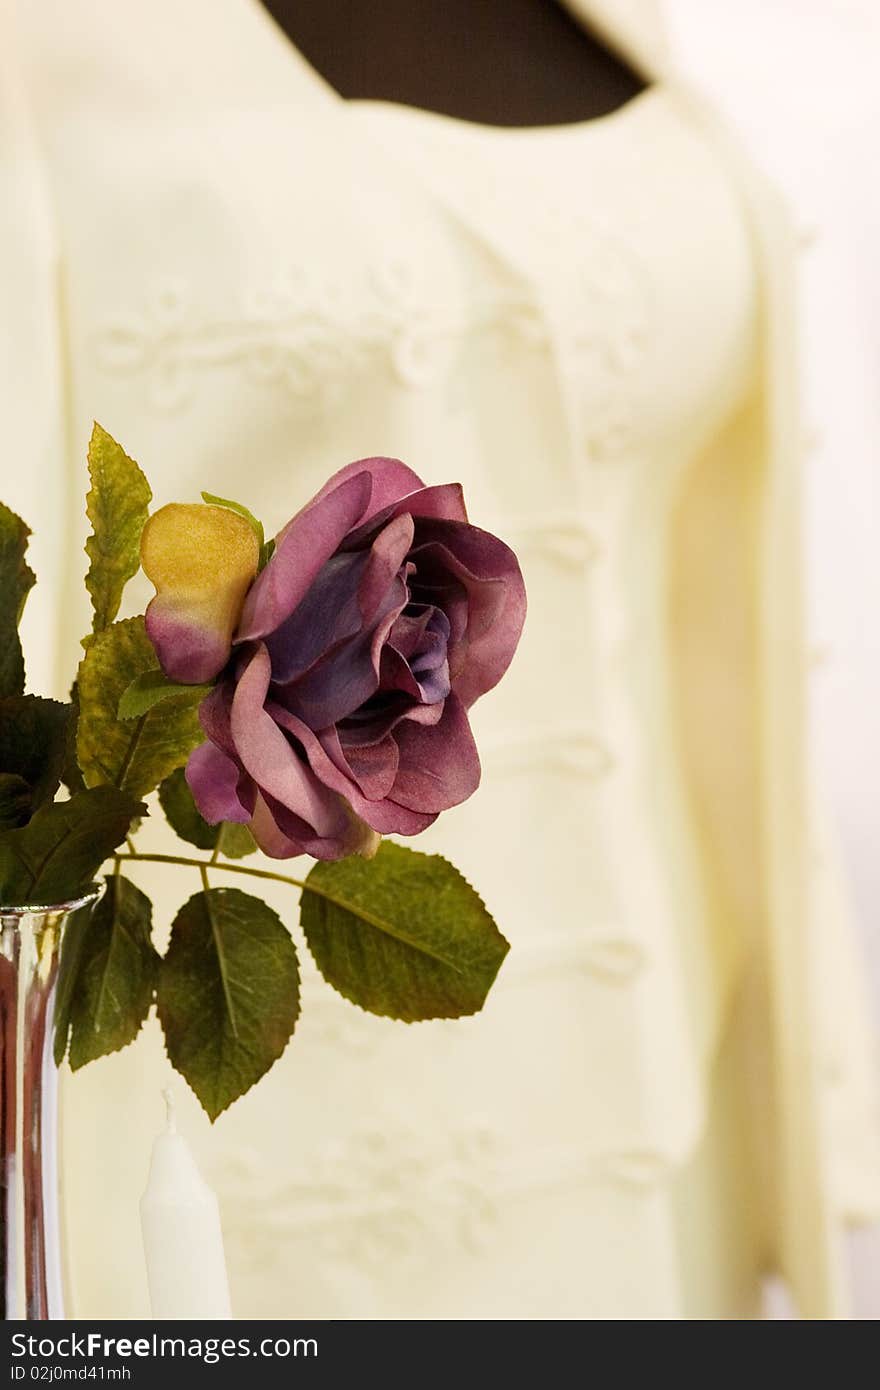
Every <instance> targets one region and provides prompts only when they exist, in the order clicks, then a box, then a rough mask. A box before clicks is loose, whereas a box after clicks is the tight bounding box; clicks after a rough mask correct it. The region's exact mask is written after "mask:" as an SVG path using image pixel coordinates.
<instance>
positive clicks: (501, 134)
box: [235, 0, 662, 139]
mask: <svg viewBox="0 0 880 1390" xmlns="http://www.w3.org/2000/svg"><path fill="white" fill-rule="evenodd" d="M235 2H236V3H240V4H242V7H243V8H244V9H247V10H249V11H250V12H251V15H252V16H253V17H254V18H255V19H256V20H257V21H258V22H259V21H260V20H262V22H263V27H264V29H265V30H266V31H267V33H268V38H269V41H270V42H271V43H272V44H273V46H274V47H275V48H276V49H277V50H278V52H279V55H280V58H281V60H282V61H286V62H287V63H288V65H289V66H290V69H291V73H292V74H293V73H295V74H296V75H297V76H298V77H299V78H300V80H301V81H302V83H303V85H304V86H306V87H308V88H311V90H312V91H313V93H314V95H315V96H316V97H317V98H319V99H320V100H322V101H323V102H324V103H325V104H326V105H327V106H330V107H335V108H336V110H337V111H339V112H340V113H342V114H346V113H352V112H355V113H356V112H359V111H365V110H388V111H390V112H397V113H400V114H401V115H402V116H403V117H406V118H412V119H413V120H424V121H425V122H426V123H427V122H435V123H436V124H437V125H438V126H443V125H445V126H446V127H447V128H449V129H456V128H457V129H460V130H462V131H464V132H471V133H476V134H478V135H479V134H483V135H485V136H487V137H495V136H497V137H498V138H500V139H515V138H517V137H520V138H527V137H530V136H531V137H534V138H537V139H542V138H546V137H547V136H548V135H550V134H559V133H560V132H572V133H581V134H582V133H584V132H586V131H589V130H593V129H595V130H602V129H607V128H608V127H609V126H611V125H614V124H615V123H616V122H618V121H623V120H624V119H625V118H626V117H627V116H629V115H631V114H633V113H634V112H635V111H637V110H639V109H641V108H642V106H643V104H645V101H646V98H649V97H651V96H653V95H654V94H655V93H656V92H657V91H658V90H659V89H660V87H661V85H662V84H661V83H659V82H656V81H655V80H654V79H653V76H652V75H651V74H644V73H643V76H645V79H646V82H647V85H646V86H645V88H644V89H643V90H642V91H640V92H638V93H637V94H636V95H635V96H634V97H631V98H630V99H629V101H625V102H624V103H623V105H622V106H618V107H616V108H615V109H614V110H613V111H608V112H606V113H605V114H604V115H601V116H591V117H588V118H587V119H585V120H583V121H563V122H558V123H555V124H545V125H525V126H520V125H514V126H501V125H492V124H489V123H487V122H484V121H473V120H470V119H468V118H467V117H465V116H453V115H450V114H448V113H447V112H444V111H433V110H431V109H430V108H428V107H423V106H412V105H410V104H408V103H406V102H397V101H392V100H388V99H385V98H380V97H345V96H343V95H342V93H341V92H339V91H338V90H337V89H336V88H335V87H334V86H333V85H332V83H330V82H328V80H327V78H326V77H325V76H324V75H323V73H322V72H320V71H319V69H318V68H316V67H315V66H314V64H313V63H311V62H310V61H309V59H308V58H307V57H306V56H305V54H304V53H303V52H302V50H301V49H300V48H299V47H298V46H297V44H296V43H295V42H294V40H293V39H292V38H291V36H290V35H289V34H288V33H287V31H286V30H285V29H283V28H282V27H281V25H280V24H279V23H278V21H277V20H276V19H275V17H274V15H273V14H272V13H271V11H269V10H268V9H267V8H266V6H265V5H263V4H262V3H261V2H260V0H235ZM562 3H563V5H564V7H565V8H566V9H568V10H569V12H570V13H571V14H572V16H573V18H575V19H576V20H577V22H578V23H579V24H581V25H582V26H585V24H586V18H585V12H584V6H583V0H578V3H577V4H575V3H568V0H562Z"/></svg>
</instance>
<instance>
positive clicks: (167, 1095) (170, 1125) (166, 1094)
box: [162, 1086, 177, 1134]
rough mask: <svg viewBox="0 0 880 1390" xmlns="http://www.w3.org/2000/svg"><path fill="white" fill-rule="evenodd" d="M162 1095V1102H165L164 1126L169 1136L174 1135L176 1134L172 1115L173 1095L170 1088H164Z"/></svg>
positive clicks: (175, 1125)
mask: <svg viewBox="0 0 880 1390" xmlns="http://www.w3.org/2000/svg"><path fill="white" fill-rule="evenodd" d="M162 1095H163V1098H164V1100H165V1125H166V1128H167V1130H168V1133H169V1134H176V1133H177V1124H176V1123H175V1114H174V1094H173V1092H172V1090H171V1087H170V1086H166V1087H165V1089H164V1091H163V1092H162Z"/></svg>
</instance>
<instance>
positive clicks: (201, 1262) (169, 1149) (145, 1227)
mask: <svg viewBox="0 0 880 1390" xmlns="http://www.w3.org/2000/svg"><path fill="white" fill-rule="evenodd" d="M163 1094H164V1096H165V1104H166V1107H167V1121H166V1128H165V1131H164V1133H163V1134H160V1135H158V1136H157V1138H156V1141H155V1143H154V1145H153V1157H152V1161H151V1163H150V1176H149V1180H148V1182H147V1187H146V1191H145V1192H144V1195H143V1197H141V1231H142V1232H143V1238H144V1257H145V1259H146V1263H147V1279H148V1281H149V1285H150V1301H151V1303H152V1307H153V1317H154V1318H156V1319H161V1320H163V1321H167V1320H174V1321H180V1320H181V1319H186V1318H206V1319H218V1318H230V1317H231V1316H232V1310H231V1307H230V1304H229V1284H228V1281H227V1277H226V1259H225V1257H224V1254H223V1234H222V1232H221V1230H220V1210H219V1208H218V1206H217V1198H216V1197H215V1196H214V1193H213V1192H212V1191H211V1189H210V1187H209V1186H208V1184H207V1183H206V1182H205V1180H204V1178H203V1177H202V1175H201V1173H200V1172H199V1170H198V1168H197V1166H196V1161H195V1159H194V1157H193V1154H192V1150H191V1149H190V1147H189V1145H188V1144H187V1142H186V1140H185V1139H184V1137H183V1135H182V1134H178V1132H177V1127H176V1125H175V1123H174V1105H173V1102H172V1097H171V1093H170V1091H164V1092H163Z"/></svg>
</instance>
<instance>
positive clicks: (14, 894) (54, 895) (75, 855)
mask: <svg viewBox="0 0 880 1390" xmlns="http://www.w3.org/2000/svg"><path fill="white" fill-rule="evenodd" d="M145 811H146V807H145V806H143V805H142V804H141V803H140V802H139V801H135V800H134V798H133V797H131V796H128V795H127V794H126V793H125V792H121V791H117V790H116V788H115V787H95V788H93V789H92V790H91V791H85V792H77V794H76V795H75V796H72V797H71V798H70V800H69V801H50V802H48V803H47V804H46V805H45V806H42V807H41V808H40V810H39V811H37V812H36V814H35V815H34V816H33V818H32V820H30V821H29V822H28V824H27V825H25V826H22V828H21V829H20V830H6V831H3V833H2V834H0V902H2V903H7V904H15V903H19V904H22V903H45V904H51V903H62V902H69V901H70V899H71V898H77V897H81V896H82V894H83V893H86V892H88V890H89V888H90V887H91V886H92V884H93V882H94V879H95V875H96V873H97V872H98V870H99V869H100V867H101V865H102V864H103V863H104V860H105V859H108V858H109V856H110V855H111V854H112V853H113V851H114V850H115V849H116V847H117V846H118V845H120V844H121V843H122V841H123V840H124V839H125V837H126V835H127V833H128V828H129V826H130V825H131V822H132V820H133V819H134V818H135V817H136V816H139V815H143V814H144V813H145Z"/></svg>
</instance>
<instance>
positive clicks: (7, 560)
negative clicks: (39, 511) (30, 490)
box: [0, 502, 35, 696]
mask: <svg viewBox="0 0 880 1390" xmlns="http://www.w3.org/2000/svg"><path fill="white" fill-rule="evenodd" d="M29 535H30V530H29V528H28V527H27V526H25V524H24V522H23V521H22V519H21V517H19V516H16V515H15V512H11V511H10V510H9V508H8V507H4V505H3V503H2V502H0V696H4V695H20V694H21V692H22V691H23V690H24V657H23V655H22V651H21V642H20V641H19V637H18V624H19V622H20V621H21V615H22V611H23V609H24V602H25V599H26V598H27V596H28V594H29V593H30V591H31V589H32V588H33V585H34V583H35V576H34V572H33V570H32V569H31V568H30V567H29V565H28V564H27V562H26V560H25V558H24V555H25V551H26V550H27V543H28V536H29Z"/></svg>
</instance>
